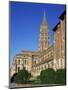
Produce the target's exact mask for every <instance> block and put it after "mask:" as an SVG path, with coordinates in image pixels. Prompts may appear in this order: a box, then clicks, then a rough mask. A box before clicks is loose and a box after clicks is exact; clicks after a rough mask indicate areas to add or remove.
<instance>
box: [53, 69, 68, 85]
mask: <svg viewBox="0 0 68 90" xmlns="http://www.w3.org/2000/svg"><path fill="white" fill-rule="evenodd" d="M65 72H66V71H65V70H64V69H59V70H57V71H56V80H55V82H56V84H65V83H66V73H65Z"/></svg>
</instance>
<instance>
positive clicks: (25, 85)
mask: <svg viewBox="0 0 68 90" xmlns="http://www.w3.org/2000/svg"><path fill="white" fill-rule="evenodd" d="M45 86H59V85H58V84H34V85H32V84H15V83H11V84H10V88H24V87H45Z"/></svg>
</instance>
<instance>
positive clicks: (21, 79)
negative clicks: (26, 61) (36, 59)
mask: <svg viewBox="0 0 68 90" xmlns="http://www.w3.org/2000/svg"><path fill="white" fill-rule="evenodd" d="M30 77H31V74H30V73H28V71H27V70H25V69H23V70H19V72H18V73H17V75H16V77H15V83H20V84H21V83H27V81H28V80H29V79H30Z"/></svg>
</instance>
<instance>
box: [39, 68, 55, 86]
mask: <svg viewBox="0 0 68 90" xmlns="http://www.w3.org/2000/svg"><path fill="white" fill-rule="evenodd" d="M40 80H41V82H42V83H46V84H54V83H55V71H54V70H53V69H51V68H49V69H46V70H43V71H41V73H40Z"/></svg>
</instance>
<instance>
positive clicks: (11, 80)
mask: <svg viewBox="0 0 68 90" xmlns="http://www.w3.org/2000/svg"><path fill="white" fill-rule="evenodd" d="M16 75H17V73H15V74H14V75H13V76H12V77H11V79H10V82H11V83H13V82H14V79H15V77H16Z"/></svg>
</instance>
